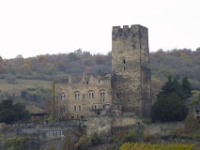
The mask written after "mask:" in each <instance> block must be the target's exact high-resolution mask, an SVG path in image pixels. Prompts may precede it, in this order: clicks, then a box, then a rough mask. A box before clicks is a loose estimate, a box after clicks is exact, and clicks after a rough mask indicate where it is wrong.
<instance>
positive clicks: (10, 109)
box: [0, 99, 30, 124]
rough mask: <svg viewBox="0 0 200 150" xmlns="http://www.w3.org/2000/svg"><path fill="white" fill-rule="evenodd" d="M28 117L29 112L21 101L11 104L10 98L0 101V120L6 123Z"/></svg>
mask: <svg viewBox="0 0 200 150" xmlns="http://www.w3.org/2000/svg"><path fill="white" fill-rule="evenodd" d="M28 119H30V113H29V111H28V110H26V107H25V105H24V104H22V103H17V104H13V101H12V100H9V99H8V100H3V101H2V102H1V103H0V122H4V123H7V124H10V123H13V122H15V121H23V120H28Z"/></svg>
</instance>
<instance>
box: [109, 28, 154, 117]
mask: <svg viewBox="0 0 200 150" xmlns="http://www.w3.org/2000/svg"><path fill="white" fill-rule="evenodd" d="M112 73H113V75H112V81H111V86H112V94H113V98H112V99H113V104H121V105H122V111H123V112H130V113H131V112H132V113H134V114H135V115H136V116H138V117H149V115H150V109H151V106H152V102H151V98H150V89H151V87H150V85H151V72H150V65H149V47H148V29H147V28H146V27H143V26H141V25H132V26H131V27H130V28H129V26H123V28H120V27H118V26H117V27H113V31H112Z"/></svg>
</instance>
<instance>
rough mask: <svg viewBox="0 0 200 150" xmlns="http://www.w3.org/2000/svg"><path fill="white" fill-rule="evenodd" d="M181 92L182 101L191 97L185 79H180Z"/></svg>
mask: <svg viewBox="0 0 200 150" xmlns="http://www.w3.org/2000/svg"><path fill="white" fill-rule="evenodd" d="M181 85H182V90H183V99H187V98H189V97H191V96H192V89H191V84H190V82H189V81H188V78H187V77H184V78H182V81H181Z"/></svg>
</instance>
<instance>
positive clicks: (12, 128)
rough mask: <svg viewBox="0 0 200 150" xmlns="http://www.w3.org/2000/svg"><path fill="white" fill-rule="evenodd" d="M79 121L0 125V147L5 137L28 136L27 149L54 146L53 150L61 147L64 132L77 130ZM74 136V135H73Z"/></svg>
mask: <svg viewBox="0 0 200 150" xmlns="http://www.w3.org/2000/svg"><path fill="white" fill-rule="evenodd" d="M78 129H79V122H77V121H75V120H74V121H62V122H48V123H47V122H41V123H39V124H35V123H21V124H13V125H5V124H4V125H2V126H0V137H1V138H0V149H2V150H3V149H4V148H3V146H4V143H3V142H4V141H5V140H6V139H7V138H20V137H28V138H29V141H27V149H31V150H39V149H46V148H48V147H51V146H54V147H55V150H60V149H62V146H63V144H64V141H65V136H66V134H67V135H68V136H73V135H72V134H71V131H78ZM74 138H76V137H74Z"/></svg>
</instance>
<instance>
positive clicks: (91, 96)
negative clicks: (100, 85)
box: [88, 91, 94, 99]
mask: <svg viewBox="0 0 200 150" xmlns="http://www.w3.org/2000/svg"><path fill="white" fill-rule="evenodd" d="M88 98H89V99H93V98H94V91H89V92H88Z"/></svg>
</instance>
